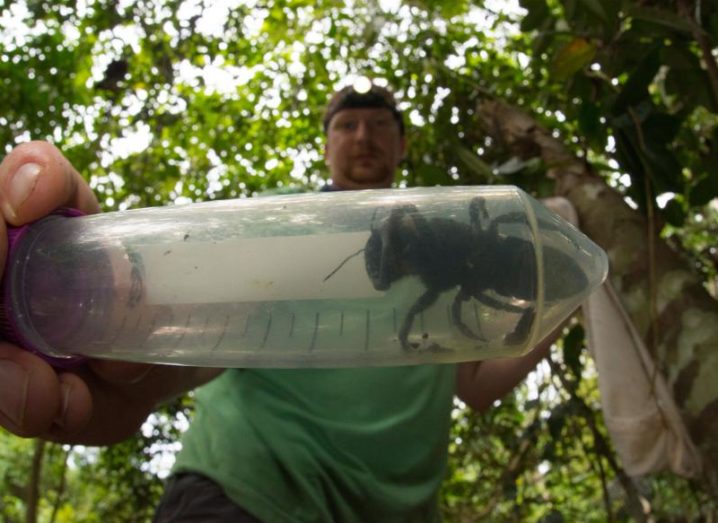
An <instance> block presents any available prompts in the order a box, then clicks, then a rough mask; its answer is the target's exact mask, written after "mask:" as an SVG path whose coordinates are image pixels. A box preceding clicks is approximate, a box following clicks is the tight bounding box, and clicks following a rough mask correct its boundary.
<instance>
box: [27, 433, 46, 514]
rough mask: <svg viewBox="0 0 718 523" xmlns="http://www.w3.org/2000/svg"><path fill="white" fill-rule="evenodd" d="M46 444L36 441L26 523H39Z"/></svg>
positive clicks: (28, 491)
mask: <svg viewBox="0 0 718 523" xmlns="http://www.w3.org/2000/svg"><path fill="white" fill-rule="evenodd" d="M45 445H46V442H45V441H44V440H41V439H36V440H35V452H34V454H33V456H32V471H31V473H30V477H29V478H28V485H27V498H26V500H25V505H26V510H25V523H37V507H38V504H39V502H40V478H41V477H42V458H43V456H44V455H45Z"/></svg>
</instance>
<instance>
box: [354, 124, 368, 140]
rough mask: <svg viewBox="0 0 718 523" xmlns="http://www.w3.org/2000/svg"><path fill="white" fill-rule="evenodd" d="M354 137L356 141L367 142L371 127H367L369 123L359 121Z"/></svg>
mask: <svg viewBox="0 0 718 523" xmlns="http://www.w3.org/2000/svg"><path fill="white" fill-rule="evenodd" d="M355 136H356V139H357V140H369V139H370V138H371V126H370V125H369V122H365V121H364V120H359V122H358V123H357V128H356V133H355Z"/></svg>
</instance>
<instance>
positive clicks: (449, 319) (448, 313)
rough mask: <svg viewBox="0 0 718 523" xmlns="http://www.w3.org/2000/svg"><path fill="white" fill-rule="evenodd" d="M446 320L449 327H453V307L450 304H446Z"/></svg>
mask: <svg viewBox="0 0 718 523" xmlns="http://www.w3.org/2000/svg"><path fill="white" fill-rule="evenodd" d="M446 320H447V321H448V322H449V327H451V326H452V325H453V323H451V307H449V306H448V305H447V306H446Z"/></svg>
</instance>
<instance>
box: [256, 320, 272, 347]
mask: <svg viewBox="0 0 718 523" xmlns="http://www.w3.org/2000/svg"><path fill="white" fill-rule="evenodd" d="M271 327H272V313H271V312H270V313H269V319H268V320H267V327H266V328H265V329H264V337H263V338H262V343H261V344H260V345H259V346H260V347H264V344H265V343H267V338H269V329H270V328H271Z"/></svg>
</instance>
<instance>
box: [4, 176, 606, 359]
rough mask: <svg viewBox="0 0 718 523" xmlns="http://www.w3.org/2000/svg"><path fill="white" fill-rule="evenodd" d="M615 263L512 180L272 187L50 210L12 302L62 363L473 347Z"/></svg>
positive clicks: (554, 313)
mask: <svg viewBox="0 0 718 523" xmlns="http://www.w3.org/2000/svg"><path fill="white" fill-rule="evenodd" d="M607 268H608V263H607V258H606V255H605V253H604V252H603V251H602V250H601V249H600V248H599V247H597V246H596V245H595V244H594V243H593V242H591V241H590V240H589V239H588V238H587V237H586V236H584V235H583V234H582V233H580V232H579V231H578V230H576V229H575V228H574V227H573V226H571V225H570V224H568V223H567V222H565V221H564V220H562V219H561V218H559V217H558V216H557V215H555V214H553V213H551V212H550V211H549V210H547V209H546V208H545V207H544V206H543V205H541V204H540V203H538V202H537V201H536V200H534V199H532V198H531V197H529V196H528V195H526V193H524V192H523V191H521V190H520V189H517V188H515V187H508V186H501V187H448V188H447V187H444V188H439V187H436V188H417V189H404V190H365V191H346V192H327V193H307V194H298V195H285V196H267V197H260V198H252V199H240V200H232V201H222V202H211V203H200V204H192V205H187V206H176V207H163V208H149V209H140V210H131V211H125V212H115V213H106V214H102V215H94V216H84V217H76V218H68V217H63V216H50V217H48V218H45V219H43V220H40V221H38V222H36V223H34V224H32V225H31V226H30V227H29V228H28V229H27V230H25V231H23V234H22V235H21V237H20V238H19V240H18V241H17V242H15V244H14V245H13V246H12V249H11V252H10V254H9V259H8V262H7V267H6V272H5V277H4V278H5V294H6V295H5V314H6V316H7V319H8V321H9V323H10V324H11V325H12V327H13V330H14V332H15V336H16V338H17V339H18V340H19V341H20V342H21V343H22V344H23V345H25V346H26V347H28V348H30V349H32V350H35V351H39V352H41V353H43V354H46V355H48V356H50V357H52V358H55V360H54V361H60V362H62V361H63V360H64V359H66V358H71V357H73V356H76V355H82V356H88V357H93V358H112V359H119V360H129V361H143V362H154V363H169V364H186V365H199V366H218V367H251V366H263V367H344V366H369V365H404V364H418V363H440V362H460V361H469V360H480V359H486V358H494V357H505V356H518V355H521V354H523V353H525V352H527V351H528V350H529V349H531V348H532V347H533V346H534V345H535V344H536V343H537V342H538V341H540V339H541V338H542V337H544V336H545V335H546V334H548V333H549V332H550V331H551V330H552V329H553V328H555V327H556V326H557V325H558V324H559V323H560V322H561V321H562V320H563V319H565V318H566V317H567V316H568V315H569V314H570V313H572V312H573V310H574V309H575V308H576V307H577V306H578V305H579V304H580V303H581V302H582V301H583V300H584V298H585V297H586V296H587V295H588V294H589V293H590V292H591V291H592V290H593V289H594V288H595V287H596V286H598V285H599V284H600V283H601V282H602V281H603V280H604V278H605V276H606V273H607Z"/></svg>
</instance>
